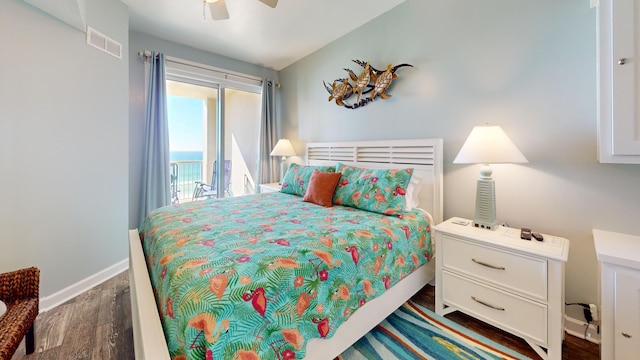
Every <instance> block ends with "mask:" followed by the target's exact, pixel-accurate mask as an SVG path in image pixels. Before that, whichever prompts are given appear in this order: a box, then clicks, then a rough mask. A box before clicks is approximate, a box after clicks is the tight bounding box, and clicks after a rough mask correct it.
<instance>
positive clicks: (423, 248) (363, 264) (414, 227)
mask: <svg viewBox="0 0 640 360" xmlns="http://www.w3.org/2000/svg"><path fill="white" fill-rule="evenodd" d="M140 235H141V238H142V239H143V248H144V251H145V254H146V255H145V256H146V259H147V266H148V268H149V272H150V276H151V282H152V286H153V290H154V293H155V296H156V302H157V304H158V311H159V313H160V317H161V320H162V323H163V327H164V331H165V334H166V337H167V342H168V346H169V352H170V355H171V357H172V359H174V360H181V359H206V360H209V359H236V358H238V359H293V358H302V357H304V354H305V344H306V342H307V341H308V340H309V339H311V338H316V337H322V338H325V337H326V338H328V337H331V336H332V335H333V334H334V332H335V330H336V329H337V328H338V326H340V324H342V323H343V322H344V321H345V320H346V319H348V318H349V316H350V315H351V314H353V313H354V312H355V311H356V310H357V309H358V308H359V307H360V306H362V305H364V304H365V303H366V302H367V301H371V300H372V299H374V298H376V297H377V296H379V295H381V294H382V293H383V292H384V291H385V290H386V289H387V288H389V287H391V286H393V285H394V284H395V283H397V282H398V281H399V280H400V279H402V278H404V277H405V276H407V275H408V274H409V273H411V272H412V271H414V270H415V269H417V268H418V267H419V266H421V265H422V264H424V263H426V262H427V261H428V259H430V258H431V255H432V252H431V236H430V224H429V222H428V220H427V218H426V216H425V215H424V214H423V213H421V212H420V211H418V210H415V211H413V212H409V213H405V214H403V216H402V218H398V217H393V216H386V215H381V214H376V213H371V212H366V211H362V210H356V209H352V208H348V207H342V206H335V207H333V208H324V207H321V206H317V205H314V204H310V203H306V202H302V198H301V197H298V196H294V195H288V194H282V193H267V194H258V195H252V196H243V197H234V198H226V199H222V200H206V201H199V202H193V203H187V204H183V205H172V206H168V207H164V208H161V209H158V210H155V211H153V212H152V213H151V214H150V215H149V216H148V218H147V219H146V220H145V222H144V224H143V225H142V227H141V229H140Z"/></svg>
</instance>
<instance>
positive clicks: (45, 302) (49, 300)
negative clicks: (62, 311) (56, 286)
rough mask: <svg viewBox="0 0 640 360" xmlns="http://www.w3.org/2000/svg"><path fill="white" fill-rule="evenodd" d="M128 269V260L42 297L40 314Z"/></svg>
mask: <svg viewBox="0 0 640 360" xmlns="http://www.w3.org/2000/svg"><path fill="white" fill-rule="evenodd" d="M128 268H129V259H128V258H127V259H124V260H122V261H120V262H118V263H116V264H114V265H111V266H109V267H108V268H106V269H104V270H101V271H99V272H97V273H95V274H93V275H91V276H89V277H87V278H85V279H82V280H80V281H78V282H77V283H75V284H73V285H70V286H68V287H66V288H64V289H62V290H60V291H58V292H55V293H53V294H51V295H49V296H45V297H41V298H40V312H45V311H49V310H51V309H53V308H54V307H56V306H58V305H60V304H63V303H65V302H66V301H68V300H70V299H73V298H74V297H76V296H78V295H80V294H82V293H83V292H85V291H87V290H89V289H91V288H92V287H94V286H96V285H100V284H102V283H103V282H105V281H107V280H109V279H111V278H112V277H114V276H116V275H118V274H120V273H121V272H123V271H125V270H127V269H128Z"/></svg>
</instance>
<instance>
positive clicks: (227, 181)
mask: <svg viewBox="0 0 640 360" xmlns="http://www.w3.org/2000/svg"><path fill="white" fill-rule="evenodd" d="M217 165H218V164H217V162H216V161H214V162H213V174H212V175H211V184H205V183H203V182H201V181H196V188H195V189H193V197H192V200H194V201H195V200H197V199H198V198H203V197H204V198H210V197H216V196H217V194H218V191H217V190H218V184H217V183H218V181H217V179H216V172H217V171H218V166H217ZM230 185H231V160H225V161H224V192H225V193H226V194H227V195H228V196H231V190H230V189H229V186H230Z"/></svg>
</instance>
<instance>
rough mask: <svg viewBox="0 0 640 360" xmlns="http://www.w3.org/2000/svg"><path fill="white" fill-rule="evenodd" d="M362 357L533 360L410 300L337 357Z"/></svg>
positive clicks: (340, 359) (344, 359) (359, 359)
mask: <svg viewBox="0 0 640 360" xmlns="http://www.w3.org/2000/svg"><path fill="white" fill-rule="evenodd" d="M363 359H367V360H372V359H380V360H392V359H401V360H406V359H436V360H448V359H455V360H460V359H508V360H511V359H523V360H530V359H529V358H528V357H526V356H524V355H521V354H518V353H517V352H515V351H513V350H510V349H508V348H506V347H504V346H502V345H500V344H498V343H496V342H494V341H492V340H490V339H487V338H485V337H484V336H481V335H479V334H476V333H474V332H473V331H470V330H468V329H465V328H464V327H462V326H460V325H458V324H456V323H454V322H452V321H451V320H448V319H445V318H443V317H441V316H438V315H436V314H434V313H433V312H431V311H430V310H428V309H426V308H424V307H422V306H420V305H418V304H416V303H413V302H411V301H409V302H407V303H405V304H404V305H402V306H401V307H400V308H399V309H398V310H396V311H395V312H394V313H393V314H391V315H390V316H389V317H387V319H386V320H384V321H383V322H382V323H380V325H378V326H376V328H374V329H373V330H371V331H370V332H369V333H368V334H367V335H365V336H364V337H363V338H361V339H360V340H359V341H358V342H357V343H355V344H354V345H353V346H352V347H351V348H349V349H347V351H345V352H344V353H342V354H341V355H340V356H338V357H337V358H336V360H363Z"/></svg>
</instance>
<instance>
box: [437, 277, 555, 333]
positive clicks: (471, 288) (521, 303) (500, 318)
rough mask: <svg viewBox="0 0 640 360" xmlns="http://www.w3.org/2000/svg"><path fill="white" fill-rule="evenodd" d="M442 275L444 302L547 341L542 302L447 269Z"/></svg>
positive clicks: (504, 326) (545, 308)
mask: <svg viewBox="0 0 640 360" xmlns="http://www.w3.org/2000/svg"><path fill="white" fill-rule="evenodd" d="M442 278H443V285H442V291H443V294H442V298H443V301H444V303H445V304H447V305H450V306H454V307H456V308H458V309H460V310H462V311H463V312H466V313H467V314H469V315H472V316H474V317H476V318H478V319H481V320H484V321H486V322H488V323H491V324H494V325H495V326H497V327H499V328H501V329H503V330H505V331H508V332H511V333H513V334H516V335H519V336H522V337H525V338H528V339H531V340H534V341H536V342H537V343H539V344H541V345H544V344H546V343H547V307H546V306H545V305H542V304H539V303H537V302H534V301H530V300H527V299H524V298H522V297H520V296H517V295H513V294H510V293H507V292H504V291H500V290H497V289H495V288H491V287H487V286H485V285H483V284H481V283H478V282H475V281H472V280H470V279H466V278H464V277H462V276H459V275H456V274H452V273H449V272H447V271H443V273H442ZM474 299H475V300H474Z"/></svg>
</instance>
